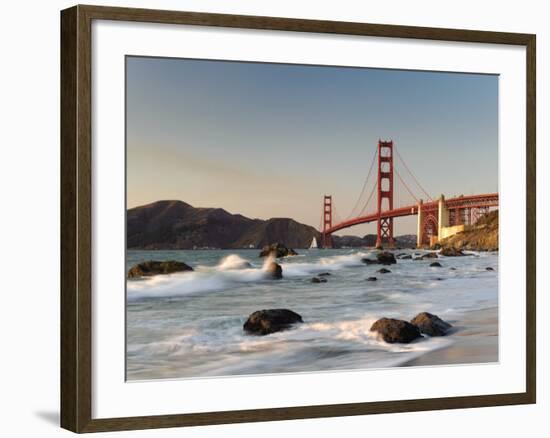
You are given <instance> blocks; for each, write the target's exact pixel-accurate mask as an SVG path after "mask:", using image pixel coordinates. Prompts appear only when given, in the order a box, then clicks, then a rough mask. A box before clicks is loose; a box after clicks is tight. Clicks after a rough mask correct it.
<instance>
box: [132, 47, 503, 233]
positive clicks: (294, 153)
mask: <svg viewBox="0 0 550 438" xmlns="http://www.w3.org/2000/svg"><path fill="white" fill-rule="evenodd" d="M126 133H127V136H126V137H127V138H126V141H127V145H126V147H127V206H128V208H132V207H135V206H138V205H143V204H148V203H150V202H154V201H158V200H166V199H178V200H182V201H184V202H187V203H189V204H191V205H193V206H195V207H221V208H224V209H225V210H227V211H229V212H231V213H240V214H243V215H245V216H248V217H251V218H261V219H268V218H272V217H291V218H293V219H295V220H297V221H299V222H302V223H306V224H309V225H312V226H314V227H316V228H319V225H320V219H321V211H322V201H323V195H325V194H330V195H332V196H333V202H334V206H335V209H336V212H337V215H338V218H341V219H345V218H346V217H348V216H349V214H350V213H351V211H352V209H353V208H354V206H355V205H356V204H357V200H358V197H359V195H360V193H361V189H362V187H363V184H364V182H365V179H366V177H367V175H368V172H369V168H370V166H371V163H372V160H373V157H374V154H375V151H376V147H377V144H378V141H379V139H382V140H393V142H394V145H395V146H394V147H395V148H396V150H397V152H398V153H399V155H400V157H402V159H403V161H404V162H405V163H406V165H405V164H403V163H402V162H401V161H400V160H398V159H397V158H394V161H395V164H394V166H395V169H396V170H397V172H399V174H400V175H401V177H402V180H403V181H404V183H405V184H406V185H407V186H409V187H410V190H411V192H412V194H409V193H408V191H407V190H406V188H405V187H404V184H403V183H402V182H401V180H400V179H399V178H398V177H397V176H396V177H395V178H394V184H396V195H395V198H396V199H394V206H398V205H408V204H412V203H415V202H416V199H418V198H424V199H426V197H427V196H426V195H425V194H424V193H423V192H422V190H421V189H420V188H419V187H418V185H417V184H416V183H415V182H414V179H413V177H412V176H411V175H410V174H409V172H408V171H407V168H408V169H410V170H411V171H412V172H413V173H414V175H415V177H416V179H417V180H418V182H419V183H420V185H421V186H422V187H423V188H424V189H425V190H426V191H427V192H428V194H429V195H430V196H431V197H432V198H435V197H438V196H439V195H440V194H444V195H445V196H446V197H451V196H454V195H460V194H464V195H467V194H474V193H489V192H497V191H498V76H495V75H482V74H463V73H445V72H422V71H405V70H387V69H370V68H357V67H351V68H350V67H338V66H309V65H289V64H269V63H252V62H233V61H210V60H190V59H179V58H151V57H127V59H126ZM375 174H376V165H375V166H374V169H373V172H372V174H371V176H370V178H369V180H368V182H367V189H366V190H365V192H364V194H363V197H362V200H361V201H360V202H359V204H358V205H359V206H358V207H357V209H356V210H355V211H356V212H358V211H359V210H361V209H362V206H363V204H364V203H365V201H366V200H367V198H368V195H369V194H370V191H371V188H372V187H373V185H374V183H375V176H376V175H375ZM413 195H414V197H413ZM373 208H374V203H373V202H372V200H371V203H370V204H369V206H367V208H366V210H365V211H367V212H372V211H374V210H373ZM374 230H375V225H374V224H369V225H360V226H356V227H353V228H350V229H347V230H343V231H342V232H340V233H338V234H354V235H364V234H366V233H372V232H375V231H374ZM406 233H416V219H415V218H414V217H409V218H403V219H396V220H395V223H394V234H396V235H399V234H406Z"/></svg>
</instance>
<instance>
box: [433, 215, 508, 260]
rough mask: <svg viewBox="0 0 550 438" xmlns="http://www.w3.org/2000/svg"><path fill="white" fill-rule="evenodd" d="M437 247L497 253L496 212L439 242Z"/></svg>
mask: <svg viewBox="0 0 550 438" xmlns="http://www.w3.org/2000/svg"><path fill="white" fill-rule="evenodd" d="M437 246H438V247H441V248H457V249H466V250H471V251H498V210H495V211H491V212H489V213H487V214H486V215H484V216H482V217H481V218H479V220H478V221H477V222H476V223H475V225H472V226H471V227H470V228H468V229H466V230H464V231H462V232H460V233H457V234H455V235H453V236H450V237H448V238H447V239H443V240H441V241H440V242H439V244H438V245H437Z"/></svg>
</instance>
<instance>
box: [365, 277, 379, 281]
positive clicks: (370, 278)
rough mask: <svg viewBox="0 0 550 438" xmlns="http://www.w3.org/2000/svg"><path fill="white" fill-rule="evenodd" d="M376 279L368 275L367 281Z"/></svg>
mask: <svg viewBox="0 0 550 438" xmlns="http://www.w3.org/2000/svg"><path fill="white" fill-rule="evenodd" d="M376 280H378V279H377V278H376V277H369V278H367V281H376Z"/></svg>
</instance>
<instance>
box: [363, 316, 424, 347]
mask: <svg viewBox="0 0 550 438" xmlns="http://www.w3.org/2000/svg"><path fill="white" fill-rule="evenodd" d="M370 331H371V332H378V334H379V335H380V336H381V337H382V339H384V341H385V342H388V343H390V344H394V343H396V342H399V343H404V344H408V343H409V342H412V341H414V340H415V339H418V338H420V337H422V335H421V334H420V329H419V328H418V327H416V326H415V325H413V324H411V323H410V322H407V321H403V320H401V319H392V318H382V319H379V320H378V321H376V322H375V323H374V324H373V325H372V326H371V328H370Z"/></svg>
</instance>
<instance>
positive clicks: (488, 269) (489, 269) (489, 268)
mask: <svg viewBox="0 0 550 438" xmlns="http://www.w3.org/2000/svg"><path fill="white" fill-rule="evenodd" d="M485 270H486V271H494V269H493V268H491V267H490V266H488V267H487V268H485Z"/></svg>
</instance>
